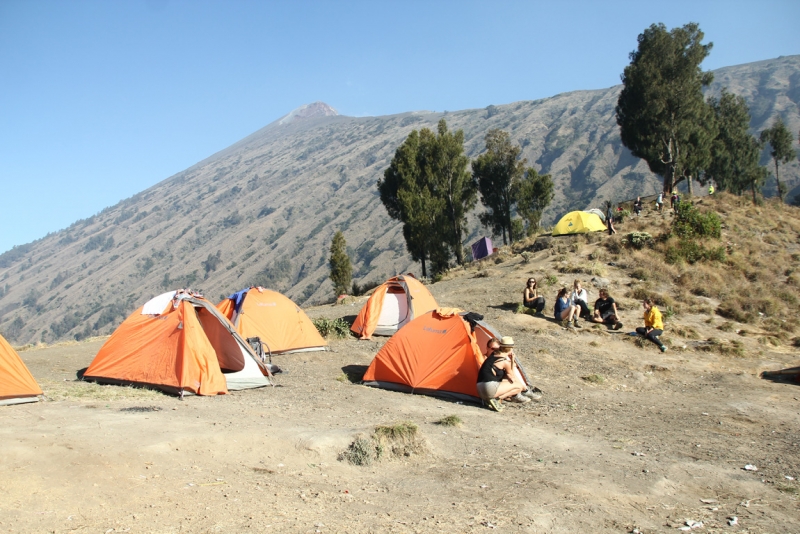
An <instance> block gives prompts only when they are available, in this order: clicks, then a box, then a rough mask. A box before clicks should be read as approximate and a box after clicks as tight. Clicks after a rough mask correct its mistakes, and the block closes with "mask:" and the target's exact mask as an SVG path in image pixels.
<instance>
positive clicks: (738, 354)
mask: <svg viewBox="0 0 800 534" xmlns="http://www.w3.org/2000/svg"><path fill="white" fill-rule="evenodd" d="M697 348H698V350H702V351H705V352H716V353H718V354H721V355H723V356H732V357H734V358H744V357H745V352H744V344H743V343H742V342H741V341H739V340H736V339H733V340H731V341H723V340H721V339H719V338H716V337H710V338H708V340H706V342H705V343H703V344H701V345H698V347H697Z"/></svg>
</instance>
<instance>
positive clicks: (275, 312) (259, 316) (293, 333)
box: [217, 287, 328, 354]
mask: <svg viewBox="0 0 800 534" xmlns="http://www.w3.org/2000/svg"><path fill="white" fill-rule="evenodd" d="M217 309H219V311H220V312H221V313H222V314H223V315H224V316H225V317H227V318H228V320H229V321H230V322H231V323H233V325H234V327H236V331H237V332H239V334H240V335H241V336H242V337H243V338H245V339H250V338H254V337H258V338H259V339H260V340H261V342H262V343H264V345H265V346H266V348H267V349H269V352H270V353H272V354H275V353H287V352H304V351H312V350H325V349H326V348H327V347H328V343H327V342H326V341H325V340H324V339H323V338H322V336H321V335H320V334H319V331H318V330H317V328H316V327H315V326H314V323H312V322H311V319H309V318H308V316H307V315H306V314H305V312H304V311H303V310H301V309H300V308H299V307H298V306H297V304H295V303H294V302H292V301H291V299H289V298H288V297H285V296H284V295H282V294H280V293H278V292H277V291H271V290H269V289H264V288H263V287H251V288H248V289H244V290H242V291H239V292H238V293H234V294H233V295H231V296H230V297H228V298H226V299H225V300H223V301H222V302H220V303H219V304H217Z"/></svg>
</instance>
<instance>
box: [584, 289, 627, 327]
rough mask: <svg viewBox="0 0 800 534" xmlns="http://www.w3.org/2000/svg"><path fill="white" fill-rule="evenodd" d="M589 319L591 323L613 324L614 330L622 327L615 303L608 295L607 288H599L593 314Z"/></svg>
mask: <svg viewBox="0 0 800 534" xmlns="http://www.w3.org/2000/svg"><path fill="white" fill-rule="evenodd" d="M591 321H592V322H593V323H601V324H610V325H613V328H614V330H619V329H620V328H622V323H621V322H620V320H619V315H618V314H617V303H616V301H615V300H614V299H613V298H611V297H610V296H608V290H607V289H601V290H600V298H599V299H597V300H596V301H595V302H594V314H593V315H592V318H591Z"/></svg>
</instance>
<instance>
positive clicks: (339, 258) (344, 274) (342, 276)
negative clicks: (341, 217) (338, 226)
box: [328, 230, 353, 297]
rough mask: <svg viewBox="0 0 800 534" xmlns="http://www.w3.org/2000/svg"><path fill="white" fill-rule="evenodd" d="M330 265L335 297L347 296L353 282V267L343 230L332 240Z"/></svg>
mask: <svg viewBox="0 0 800 534" xmlns="http://www.w3.org/2000/svg"><path fill="white" fill-rule="evenodd" d="M328 263H329V265H330V267H331V275H330V278H331V281H332V282H333V291H334V293H335V296H337V297H338V296H339V295H344V294H346V293H347V291H348V289H350V284H351V282H352V281H353V266H352V264H351V263H350V256H348V255H347V241H345V239H344V234H343V233H342V231H341V230H339V231H338V232H336V234H334V236H333V239H332V240H331V257H330V259H329V260H328Z"/></svg>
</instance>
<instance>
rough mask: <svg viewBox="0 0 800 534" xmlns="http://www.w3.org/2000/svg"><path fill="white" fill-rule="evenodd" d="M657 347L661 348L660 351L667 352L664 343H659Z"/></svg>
mask: <svg viewBox="0 0 800 534" xmlns="http://www.w3.org/2000/svg"><path fill="white" fill-rule="evenodd" d="M659 348H660V349H661V352H667V346H666V345H661V346H660V347H659Z"/></svg>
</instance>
